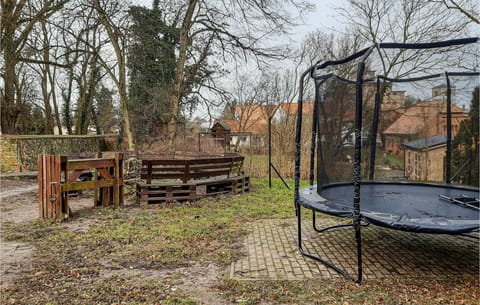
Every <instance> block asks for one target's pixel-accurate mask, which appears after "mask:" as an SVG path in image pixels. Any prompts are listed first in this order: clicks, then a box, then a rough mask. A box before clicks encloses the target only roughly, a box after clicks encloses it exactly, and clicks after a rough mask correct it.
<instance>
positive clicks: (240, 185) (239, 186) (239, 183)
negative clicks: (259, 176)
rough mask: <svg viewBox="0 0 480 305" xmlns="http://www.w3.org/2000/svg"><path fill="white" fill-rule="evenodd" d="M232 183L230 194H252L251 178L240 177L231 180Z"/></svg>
mask: <svg viewBox="0 0 480 305" xmlns="http://www.w3.org/2000/svg"><path fill="white" fill-rule="evenodd" d="M229 180H230V182H231V185H230V186H229V188H230V193H232V194H238V193H247V192H250V177H248V176H247V177H245V176H239V177H234V178H230V179H229Z"/></svg>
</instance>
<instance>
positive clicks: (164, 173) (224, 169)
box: [137, 154, 249, 203]
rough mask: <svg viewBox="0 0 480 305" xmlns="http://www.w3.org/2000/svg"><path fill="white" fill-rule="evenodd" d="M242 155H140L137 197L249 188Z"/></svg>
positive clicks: (185, 195) (191, 197)
mask: <svg viewBox="0 0 480 305" xmlns="http://www.w3.org/2000/svg"><path fill="white" fill-rule="evenodd" d="M243 160H244V157H243V156H240V155H236V154H235V155H231V156H221V157H218V156H211V157H208V156H202V157H200V158H182V159H159V158H150V157H149V158H142V165H141V169H140V178H141V180H142V181H140V182H137V199H138V200H139V201H140V202H142V203H143V202H149V201H173V200H177V201H180V200H195V199H197V198H200V197H203V196H207V195H214V194H221V193H239V192H244V191H248V190H249V179H248V177H245V176H243V173H242V166H243Z"/></svg>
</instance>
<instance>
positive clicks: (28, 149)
mask: <svg viewBox="0 0 480 305" xmlns="http://www.w3.org/2000/svg"><path fill="white" fill-rule="evenodd" d="M119 142H121V143H122V144H123V145H125V143H126V141H125V140H123V141H119V139H118V136H117V135H101V136H95V135H93V136H50V135H48V136H44V135H38V136H18V135H1V136H0V173H15V172H20V171H36V170H37V158H38V155H39V154H64V155H69V156H71V157H73V158H86V157H94V156H95V155H96V153H97V152H100V151H111V150H121V149H122V148H123V147H119ZM123 145H122V146H123Z"/></svg>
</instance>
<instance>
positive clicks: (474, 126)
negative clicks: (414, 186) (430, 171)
mask: <svg viewBox="0 0 480 305" xmlns="http://www.w3.org/2000/svg"><path fill="white" fill-rule="evenodd" d="M478 120H479V87H476V88H475V89H474V90H473V94H472V102H471V106H470V111H469V114H468V119H466V120H465V121H463V122H462V123H461V124H460V129H459V131H458V134H457V136H456V137H455V139H454V140H453V143H452V146H453V160H452V169H453V170H452V172H453V173H457V179H456V180H458V181H460V182H462V183H464V184H468V185H474V186H479V156H478V153H479V151H478V145H479V122H478Z"/></svg>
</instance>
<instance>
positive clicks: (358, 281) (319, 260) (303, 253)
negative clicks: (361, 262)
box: [296, 205, 362, 283]
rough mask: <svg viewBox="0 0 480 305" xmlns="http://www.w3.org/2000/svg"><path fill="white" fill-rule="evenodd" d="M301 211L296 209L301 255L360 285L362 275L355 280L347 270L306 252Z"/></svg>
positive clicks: (298, 206) (299, 207)
mask: <svg viewBox="0 0 480 305" xmlns="http://www.w3.org/2000/svg"><path fill="white" fill-rule="evenodd" d="M301 209H302V208H301V206H300V205H297V209H296V210H297V230H298V235H297V238H298V249H299V250H300V253H301V254H302V255H303V256H306V257H308V258H310V259H313V260H315V261H317V262H320V263H322V264H324V265H325V266H327V267H328V268H331V269H333V270H335V271H336V272H337V273H339V274H341V275H342V276H343V277H344V278H346V279H349V280H352V281H354V282H356V283H360V282H361V281H362V278H361V274H360V276H359V277H358V278H354V277H352V276H351V275H350V274H348V273H347V272H346V271H345V270H343V269H341V268H340V267H338V266H337V265H335V264H334V263H332V262H330V261H327V260H325V259H323V258H321V257H319V256H316V255H313V254H310V253H308V252H307V251H305V249H304V248H303V245H302V212H301ZM357 250H358V251H361V249H357ZM357 253H358V252H357ZM359 270H361V268H359Z"/></svg>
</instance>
